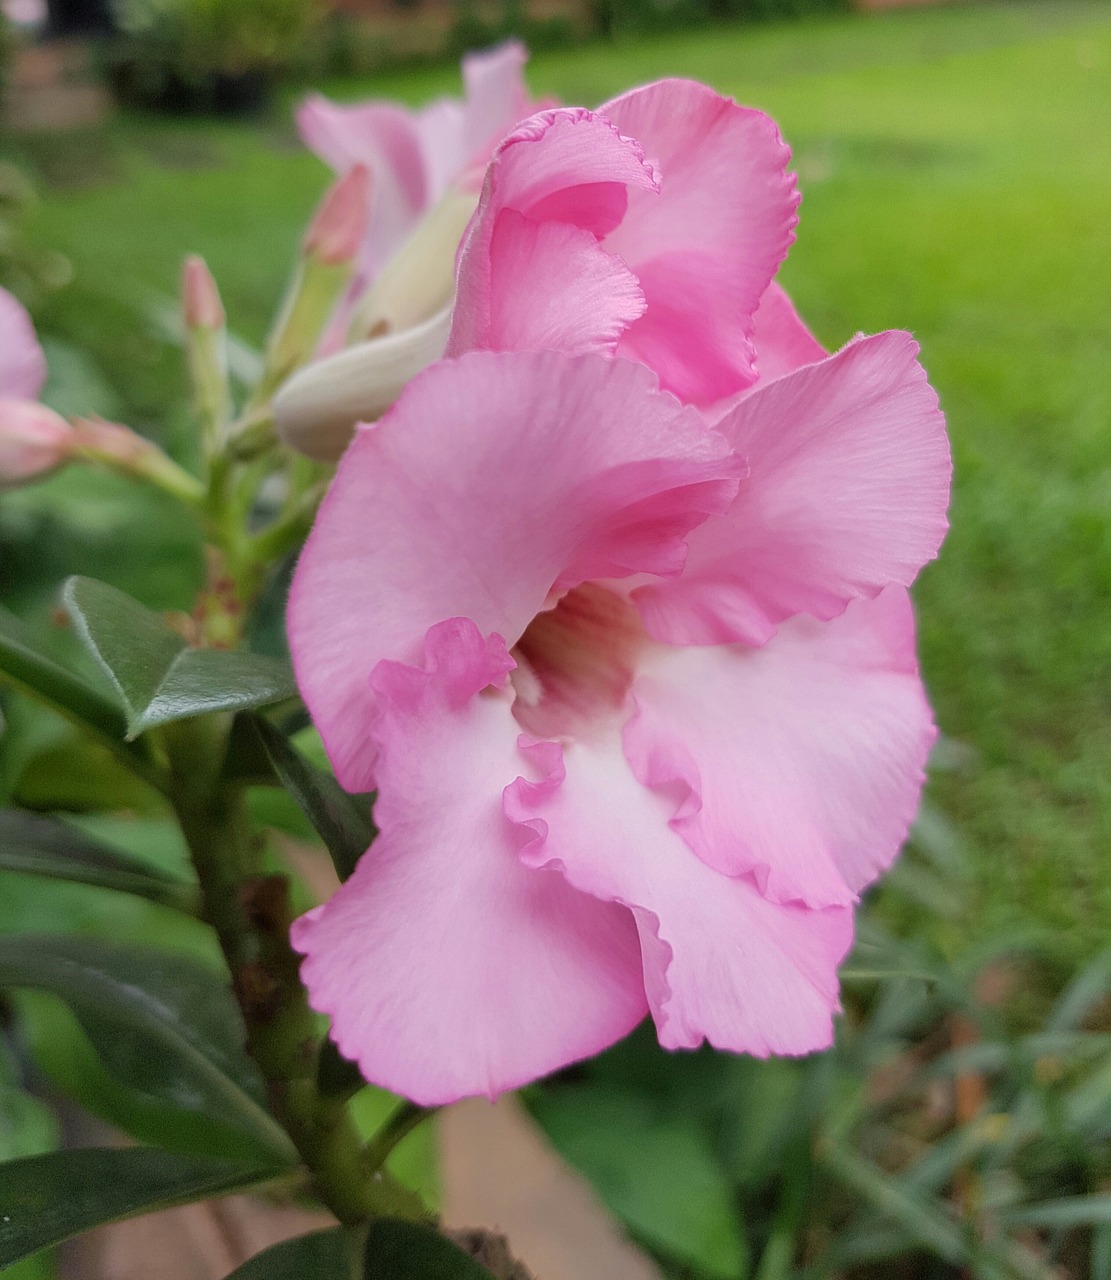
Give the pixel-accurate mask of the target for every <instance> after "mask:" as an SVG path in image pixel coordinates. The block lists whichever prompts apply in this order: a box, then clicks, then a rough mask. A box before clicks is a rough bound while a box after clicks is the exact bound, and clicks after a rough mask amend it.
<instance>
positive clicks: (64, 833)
mask: <svg viewBox="0 0 1111 1280" xmlns="http://www.w3.org/2000/svg"><path fill="white" fill-rule="evenodd" d="M0 870H4V871H19V872H22V873H23V874H25V875H33V876H45V877H47V878H49V879H52V880H68V881H74V882H76V883H78V884H89V885H96V886H98V887H99V888H101V889H115V890H116V891H117V892H119V893H130V894H133V895H134V896H135V897H139V898H146V899H147V900H148V901H150V902H157V903H159V904H161V905H162V906H165V907H173V908H174V909H175V910H177V911H184V912H186V913H187V914H189V915H196V914H197V913H198V910H199V906H200V899H199V893H198V890H197V888H196V886H195V885H191V884H188V883H187V882H185V881H183V880H177V879H174V878H173V877H171V876H167V875H164V874H162V873H161V872H159V871H156V870H155V869H154V868H152V867H149V866H147V865H146V863H143V862H140V861H139V860H138V859H137V858H133V857H132V856H131V855H130V854H126V853H121V852H119V851H118V850H116V849H111V848H109V847H108V846H107V845H103V844H101V843H100V842H99V841H96V840H93V839H91V838H90V837H89V836H87V835H85V833H84V832H82V831H78V830H77V829H76V828H75V827H69V826H66V825H65V824H64V823H62V822H57V821H55V820H54V819H52V818H43V817H39V816H38V815H35V814H31V813H27V812H25V811H23V810H20V809H3V810H0Z"/></svg>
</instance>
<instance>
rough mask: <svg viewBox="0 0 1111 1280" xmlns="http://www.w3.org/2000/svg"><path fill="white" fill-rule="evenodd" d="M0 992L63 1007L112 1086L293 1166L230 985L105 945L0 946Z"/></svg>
mask: <svg viewBox="0 0 1111 1280" xmlns="http://www.w3.org/2000/svg"><path fill="white" fill-rule="evenodd" d="M2 987H15V988H30V989H31V990H37V991H46V992H49V993H50V994H51V995H55V996H57V997H59V998H60V999H61V1000H62V1001H64V1002H65V1003H66V1004H67V1005H68V1006H69V1008H70V1009H71V1010H72V1011H73V1013H74V1015H75V1016H76V1017H77V1019H78V1021H79V1022H80V1024H81V1027H82V1029H83V1030H84V1032H85V1034H86V1035H87V1036H88V1037H89V1039H90V1040H91V1041H92V1043H93V1046H94V1048H95V1049H96V1051H97V1053H98V1055H99V1056H100V1058H101V1060H102V1061H103V1063H104V1065H105V1067H106V1068H107V1069H108V1070H109V1071H110V1072H111V1074H112V1075H113V1076H115V1077H116V1079H118V1080H120V1081H121V1082H122V1083H124V1084H126V1085H129V1086H130V1087H131V1088H133V1089H135V1090H137V1091H138V1092H140V1093H141V1094H144V1095H145V1096H146V1097H148V1098H154V1099H158V1100H160V1101H162V1102H168V1103H170V1104H172V1105H173V1106H175V1107H177V1108H179V1109H181V1110H184V1111H188V1112H193V1113H198V1114H201V1115H203V1116H204V1117H206V1118H207V1120H209V1121H210V1122H211V1123H213V1124H214V1125H217V1126H219V1127H220V1128H222V1129H223V1130H225V1131H230V1132H231V1134H233V1135H236V1134H237V1135H239V1138H240V1144H239V1145H240V1148H241V1149H242V1151H243V1154H244V1156H245V1157H252V1158H258V1157H259V1156H262V1157H265V1158H266V1160H267V1162H268V1163H270V1164H277V1163H280V1162H282V1161H284V1162H286V1163H289V1164H291V1163H293V1162H294V1161H295V1160H296V1153H295V1152H294V1151H293V1148H292V1146H291V1144H290V1142H289V1139H288V1137H287V1136H286V1134H285V1132H284V1131H283V1130H282V1129H281V1128H280V1127H279V1125H278V1124H277V1122H276V1121H275V1120H274V1118H273V1117H272V1116H271V1115H270V1113H269V1111H267V1109H266V1107H265V1105H264V1103H263V1086H262V1081H261V1078H260V1077H259V1075H258V1072H257V1070H256V1068H255V1066H254V1064H253V1063H252V1062H251V1061H250V1059H249V1058H248V1057H247V1055H246V1053H245V1052H244V1050H243V1038H244V1033H243V1026H242V1022H241V1021H240V1019H239V1012H238V1010H237V1009H236V1008H235V1005H234V1002H233V1001H232V998H231V994H230V992H229V990H228V988H227V985H226V983H225V982H224V981H223V980H222V979H221V977H220V976H219V975H218V974H216V973H215V972H213V971H212V970H210V969H208V968H207V967H206V966H204V965H200V964H198V963H197V962H196V961H195V960H193V959H192V958H191V957H189V956H187V955H183V954H181V953H177V952H167V951H158V950H155V949H154V948H151V947H138V946H131V945H128V946H124V945H121V944H117V943H110V942H107V941H104V940H102V939H99V938H85V937H51V936H47V935H29V936H22V937H8V938H0V988H2ZM237 1154H238V1152H237Z"/></svg>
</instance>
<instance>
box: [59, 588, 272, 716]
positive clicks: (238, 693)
mask: <svg viewBox="0 0 1111 1280" xmlns="http://www.w3.org/2000/svg"><path fill="white" fill-rule="evenodd" d="M63 599H64V601H65V604H66V608H67V610H68V611H69V614H70V617H71V618H72V619H73V623H74V626H75V627H76V628H77V631H78V633H79V634H80V636H81V638H82V639H83V640H84V642H85V644H86V646H87V647H88V649H89V651H90V652H91V653H92V655H93V656H94V657H95V658H96V660H97V662H99V663H100V665H101V667H102V668H103V669H104V672H105V674H106V675H107V676H108V678H109V679H110V680H111V681H112V684H113V685H114V686H115V688H116V691H117V693H118V694H119V696H120V700H121V702H122V703H123V708H124V712H125V714H126V718H127V736H128V738H129V739H131V738H135V737H137V736H138V735H139V734H140V733H142V732H143V731H144V730H145V729H150V728H152V727H154V726H155V725H159V724H167V723H169V722H170V721H172V720H184V719H186V718H187V717H189V716H196V715H202V714H203V713H205V712H210V711H242V710H245V709H247V708H249V707H261V706H266V705H268V704H269V703H272V702H280V701H282V700H283V699H285V698H291V697H293V696H295V695H296V692H297V688H296V685H295V683H294V680H293V673H292V671H291V670H290V668H289V665H288V664H287V663H285V662H282V661H281V660H279V659H277V658H267V657H263V656H262V655H260V654H253V653H244V652H242V651H238V650H232V651H228V650H223V649H190V648H189V647H188V646H187V645H186V643H185V641H184V640H182V638H181V637H180V636H179V635H178V634H177V633H176V632H174V631H172V630H171V629H170V628H169V627H168V626H167V625H166V624H165V623H164V622H163V621H162V619H161V618H159V617H158V615H157V614H155V613H152V612H151V611H150V610H149V609H147V608H146V607H145V606H144V605H141V604H140V603H139V602H138V601H137V600H134V599H132V597H131V596H129V595H125V594H124V592H122V591H118V590H117V589H116V588H115V587H110V586H108V584H107V583H104V582H97V581H95V580H94V579H92V578H71V579H70V580H69V582H67V583H66V587H65V591H64V592H63Z"/></svg>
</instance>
